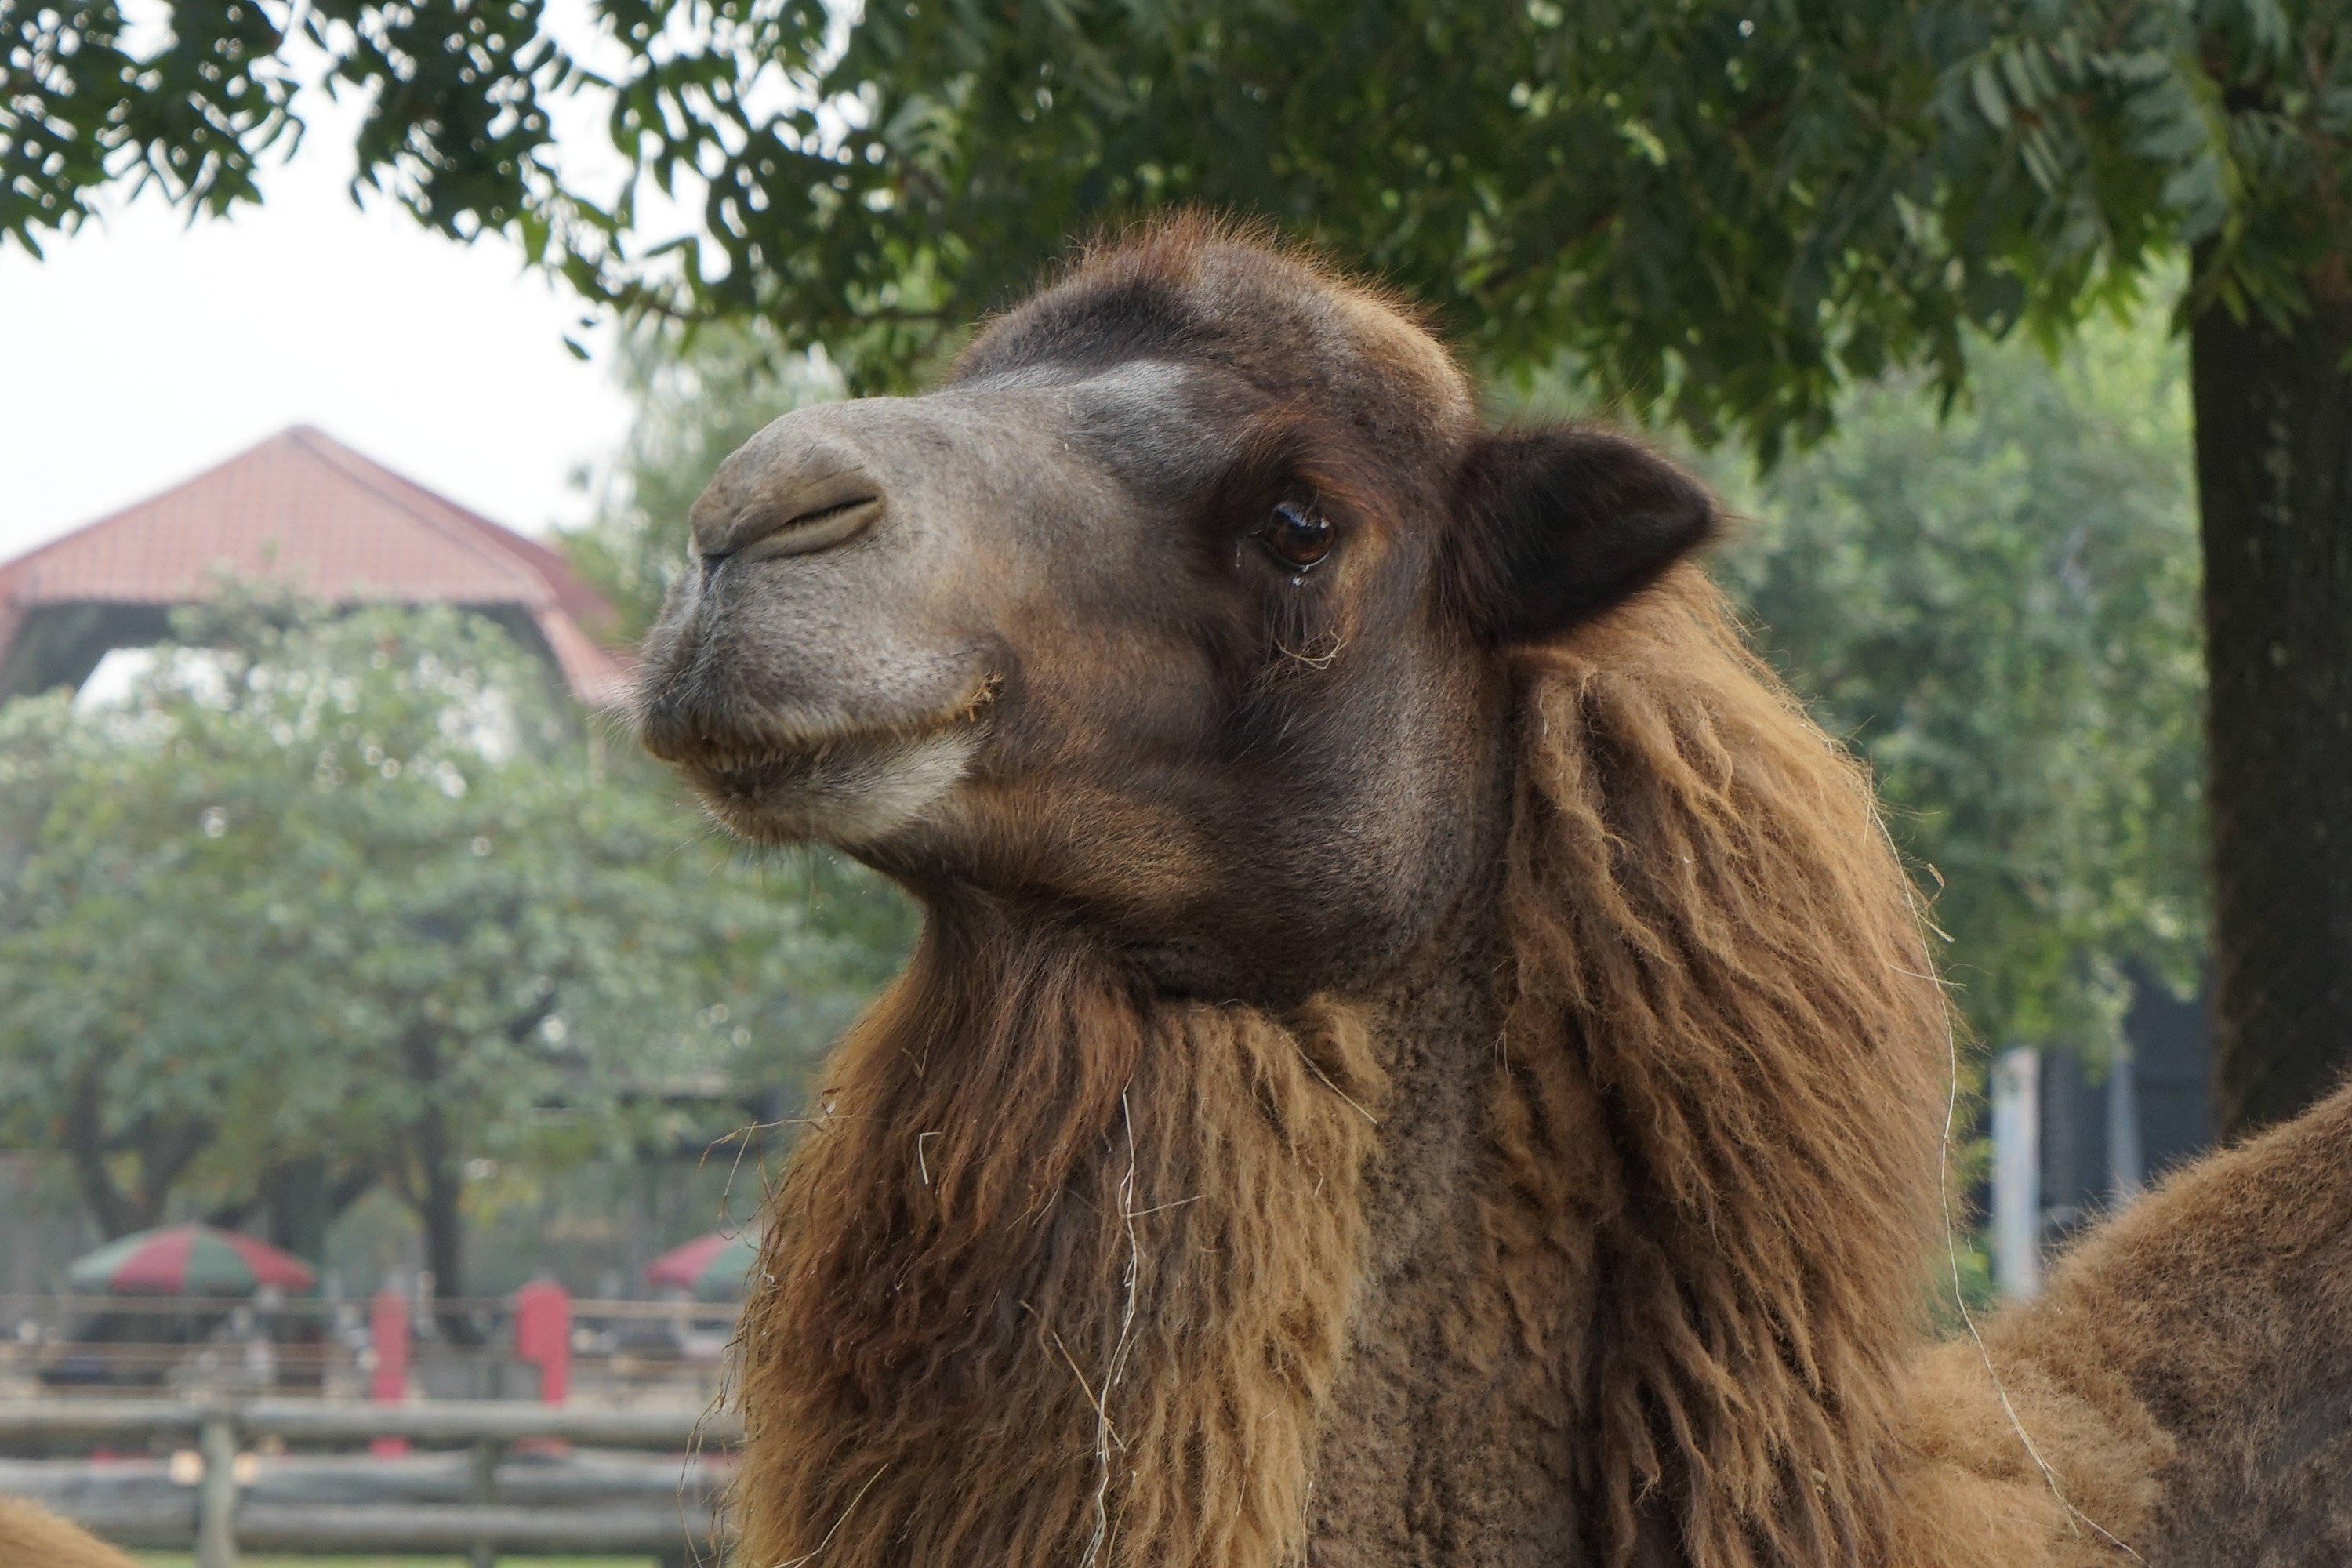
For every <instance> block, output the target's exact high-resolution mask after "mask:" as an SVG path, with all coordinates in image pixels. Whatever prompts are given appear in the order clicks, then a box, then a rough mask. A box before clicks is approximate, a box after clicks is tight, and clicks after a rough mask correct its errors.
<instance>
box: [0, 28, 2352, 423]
mask: <svg viewBox="0 0 2352 1568" xmlns="http://www.w3.org/2000/svg"><path fill="white" fill-rule="evenodd" d="M591 15H592V16H593V29H594V31H593V36H583V37H576V38H574V39H572V44H573V46H574V47H573V51H572V53H567V52H566V51H565V50H564V49H563V48H562V47H559V46H558V43H557V41H556V40H555V39H554V37H553V36H552V34H551V24H550V18H549V16H548V14H547V12H546V11H545V9H544V8H543V6H542V5H541V0H496V3H493V4H483V3H482V0H404V3H403V4H400V5H389V4H380V3H370V0H327V3H324V4H316V5H310V6H308V7H304V8H301V10H300V18H301V19H300V22H299V30H300V32H301V33H302V34H304V35H306V36H307V37H308V38H309V40H310V43H311V44H313V45H315V46H316V47H319V48H321V49H323V50H324V51H325V58H327V59H328V60H329V61H330V62H331V65H330V67H329V70H330V74H331V76H332V78H333V79H334V80H335V81H336V83H337V84H339V85H340V86H341V88H342V89H345V90H352V91H356V92H358V93H359V94H361V95H362V97H363V98H365V100H367V102H368V103H369V105H370V110H369V113H368V115H367V118H366V119H365V121H364V122H363V124H362V129H361V131H360V132H359V147H358V152H359V156H360V170H361V178H362V181H364V182H366V183H368V184H375V185H379V186H383V187H384V188H388V189H390V190H391V191H393V192H394V194H395V195H397V196H398V198H399V199H400V200H401V201H403V202H404V203H405V204H406V205H408V206H409V207H410V208H411V209H412V210H413V211H414V212H415V214H416V216H418V217H419V218H420V219H422V220H423V221H425V223H427V224H429V225H431V226H435V227H436V228H439V229H442V230H444V231H445V232H448V233H451V234H455V235H463V236H470V235H474V234H478V233H482V232H489V231H499V232H504V233H508V234H510V235H513V236H515V237H517V238H519V239H520V241H521V242H522V243H523V244H524V246H525V247H526V248H527V249H528V250H529V252H530V254H531V255H532V256H533V257H534V258H541V259H543V260H545V261H547V262H549V263H550V264H551V265H554V266H557V267H559V268H562V270H564V271H565V272H566V273H567V274H568V275H569V276H570V277H571V278H572V279H573V280H574V281H575V282H576V283H577V284H578V285H579V286H580V287H581V288H582V289H583V290H584V291H585V292H586V293H588V294H589V295H590V296H592V297H594V298H599V299H605V300H617V301H620V302H622V303H624V304H625V305H628V306H630V307H633V308H637V309H646V310H656V311H662V312H673V313H681V314H685V315H689V316H720V317H733V318H747V317H759V318H762V319H764V320H766V321H770V322H772V323H774V325H775V329H776V331H777V334H778V341H779V342H780V345H781V346H782V347H783V348H786V349H791V348H795V347H800V346H804V345H806V344H808V343H811V342H823V343H824V344H826V345H827V346H828V347H830V348H831V349H832V350H833V351H834V352H835V354H836V355H837V356H839V357H840V358H841V359H842V362H843V363H845V366H847V368H848V369H849V370H850V371H851V373H852V375H853V378H854V379H855V380H856V382H858V383H859V384H865V385H874V384H887V383H891V382H894V381H896V380H898V379H901V378H903V377H904V376H905V375H907V374H908V373H909V370H910V368H911V367H914V366H917V365H919V364H920V363H924V362H925V361H926V360H928V359H929V357H931V356H933V355H935V354H936V353H938V352H939V351H940V348H941V347H942V346H944V345H945V344H946V343H948V342H951V341H952V336H953V333H954V331H956V330H957V329H958V328H959V327H960V326H961V323H963V322H965V321H969V320H970V319H971V317H972V316H973V315H974V314H975V313H977V312H979V311H981V310H984V309H986V308H987V307H989V306H991V305H993V304H995V303H998V302H1000V301H1002V300H1004V299H1005V298H1006V297H1007V296H1008V294H1010V293H1011V292H1013V291H1014V290H1017V289H1020V288H1023V287H1024V286H1025V285H1026V284H1027V283H1028V282H1029V281H1031V280H1032V279H1033V278H1034V274H1035V272H1036V270H1037V268H1038V267H1039V266H1040V264H1041V262H1042V261H1043V260H1044V259H1045V258H1048V257H1050V256H1052V255H1053V254H1054V253H1055V251H1056V250H1057V249H1058V248H1059V247H1061V246H1062V245H1063V243H1064V242H1065V240H1066V237H1069V236H1072V235H1076V234H1082V233H1085V232H1087V231H1088V230H1090V229H1092V228H1095V227H1097V226H1102V225H1105V224H1115V223H1117V222H1118V221H1120V220H1122V219H1124V218H1127V217H1130V216H1136V215H1138V214H1140V213H1142V212H1145V211H1147V210H1149V209H1150V208H1154V207H1158V206H1162V205H1168V204H1171V203H1179V202H1196V203H1205V204H1209V205H1214V206H1218V207H1221V208H1227V209H1231V210H1233V211H1235V212H1237V213H1241V214H1246V215H1259V216H1267V217H1271V218H1274V219H1276V220H1278V221H1280V222H1282V223H1283V224H1285V225H1286V226H1289V227H1291V228H1293V229H1297V230H1301V231H1306V232H1310V233H1313V234H1315V235H1317V236H1318V237H1320V238H1321V239H1322V240H1324V241H1325V242H1326V243H1328V245H1329V246H1330V247H1333V248H1334V249H1335V250H1336V251H1337V253H1338V254H1339V255H1340V256H1341V257H1343V258H1347V259H1348V260H1349V261H1351V262H1355V263H1359V264H1360V265H1362V266H1364V267H1367V268H1370V269H1371V270H1373V271H1375V272H1377V273H1379V274H1381V275H1382V276H1384V277H1387V278H1389V279H1392V280H1394V281H1395V282H1396V283H1397V284H1399V285H1400V286H1402V288H1404V289H1407V290H1409V291H1410V292H1412V293H1413V294H1414V295H1416V296H1417V297H1420V298H1422V299H1424V300H1429V301H1431V302H1432V303H1433V305H1434V306H1435V307H1436V308H1437V310H1439V312H1440V314H1441V316H1442V317H1443V318H1444V321H1445V323H1446V325H1448V326H1449V327H1450V328H1451V329H1453V330H1454V331H1456V332H1457V333H1458V334H1460V335H1461V337H1462V338H1463V339H1464V341H1465V342H1466V343H1467V344H1468V345H1469V346H1470V347H1471V348H1472V349H1473V350H1474V352H1475V353H1476V354H1477V355H1478V356H1480V357H1481V358H1482V359H1483V360H1484V361H1486V363H1488V364H1489V366H1490V368H1495V369H1500V370H1510V369H1514V368H1524V367H1527V366H1528V365H1530V364H1538V363H1542V362H1543V361H1544V360H1546V359H1548V358H1549V356H1551V355H1553V354H1556V353H1562V352H1566V353H1573V354H1574V355H1576V356H1577V357H1578V358H1579V360H1580V362H1581V363H1584V364H1585V365H1586V366H1587V367H1588V369H1589V371H1590V373H1591V374H1592V375H1593V376H1594V377H1595V378H1596V380H1597V381H1598V383H1599V384H1600V385H1601V387H1602V388H1603V389H1604V390H1605V391H1606V392H1607V393H1609V394H1610V395H1611V396H1612V401H1616V402H1620V403H1623V404H1625V405H1630V406H1633V407H1635V408H1640V409H1646V410H1652V411H1654V412H1655V413H1657V414H1660V415H1664V416H1671V417H1672V418H1673V419H1674V420H1675V421H1677V422H1679V423H1681V424H1682V425H1684V426H1687V427H1688V428H1690V429H1692V430H1693V431H1695V432H1696V433H1698V434H1699V435H1700V437H1702V438H1703V439H1705V438H1712V437H1714V436H1715V435H1716V434H1717V433H1718V432H1721V431H1723V430H1725V429H1727V428H1730V427H1741V428H1744V429H1745V430H1747V431H1748V433H1749V434H1750V435H1751V436H1752V437H1754V438H1755V439H1756V440H1757V441H1758V442H1759V444H1760V446H1761V447H1763V449H1765V450H1766V451H1768V452H1769V451H1773V450H1777V449H1778V447H1780V444H1781V442H1782V441H1783V439H1784V437H1788V436H1790V435H1795V436H1799V437H1812V436H1816V435H1818V434H1819V433H1820V432H1821V431H1822V429H1823V428H1825V426H1826V424H1827V422H1828V420H1829V418H1830V416H1831V414H1832V410H1833V407H1834V403H1835V395H1836V391H1837V388H1838V387H1839V386H1840V385H1841V384H1843V383H1844V382H1846V381H1849V380H1852V379H1855V378H1868V377H1871V376H1874V375H1875V374H1879V373H1880V372H1881V371H1882V370H1884V369H1885V367H1887V366H1888V365H1890V364H1898V363H1924V364H1926V365H1927V366H1929V367H1930V372H1931V375H1932V378H1933V379H1934V380H1936V381H1937V383H1939V384H1942V385H1943V386H1944V387H1945V388H1947V389H1949V388H1950V387H1953V386H1956V385H1958V384H1959V383H1960V381H1961V379H1962V377H1963V375H1964V371H1965V344H1966V342H1967V337H1966V329H1967V328H1969V327H1970V326H1974V327H1978V328H1981V329H1984V330H1987V331H1991V332H1993V333H1995V334H2000V333H2001V332H2004V331H2008V330H2010V329H2011V327H2013V326H2016V325H2018V324H2019V323H2024V324H2026V325H2027V326H2029V327H2030V328H2032V330H2034V331H2037V332H2040V333H2042V334H2043V335H2045V336H2046V335H2049V334H2051V333H2054V332H2056V331H2060V330H2062V329H2063V328H2065V327H2067V326H2069V325H2071V324H2072V323H2073V322H2074V321H2075V320H2076V319H2077V318H2078V317H2080V316H2081V315H2082V314H2083V313H2084V311H2085V310H2089V309H2091V308H2093V307H2094V306H2095V305H2096V304H2097V303H2099V302H2100V301H2102V300H2106V301H2110V302H2112V301H2115V300H2120V299H2127V298H2128V297H2129V296H2130V295H2131V293H2132V291H2133V290H2134V289H2135V288H2136V287H2137V284H2138V282H2139V280H2140V279H2141V276H2142V274H2143V273H2144V272H2145V270H2146V268H2147V267H2148V265H2149V264H2150V262H2151V259H2152V258H2155V257H2157V256H2158V254H2159V253H2162V252H2164V251H2166V250H2167V248H2168V247H2177V246H2182V245H2187V246H2194V247H2199V254H2200V270H2199V275H2198V279H2197V282H2196V288H2197V289H2198V290H2199V291H2200V298H2202V297H2205V296H2214V295H2218V296H2220V297H2221V298H2222V299H2224V300H2226V301H2227V302H2229V303H2230V304H2231V306H2232V307H2233V308H2236V307H2242V306H2243V305H2246V304H2248V303H2249V302H2251V303H2252V304H2253V305H2254V306H2256V307H2258V308H2261V309H2265V310H2272V311H2273V312H2278V313H2281V314H2284V313H2287V312H2291V311H2293V310H2294V309H2295V308H2296V307H2297V306H2298V304H2299V302H2300V301H2301V300H2302V298H2303V294H2304V291H2305V289H2306V288H2307V287H2308V286H2309V284H2310V280H2311V279H2312V277H2313V276H2314V274H2315V269H2319V268H2324V267H2325V266H2326V265H2327V262H2328V258H2330V257H2333V256H2336V255H2337V253H2338V251H2339V249H2340V241H2341V237H2342V234H2343V232H2344V229H2345V225H2346V215H2347V211H2352V163H2347V162H2346V161H2345V160H2344V159H2343V157H2342V156H2341V152H2340V149H2341V146H2342V143H2343V138H2344V137H2345V136H2346V134H2347V132H2352V16H2347V8H2346V7H2345V6H2344V5H2343V4H2342V3H2341V0H2197V3H2194V4H2184V5H2148V4H2146V3H2145V0H1940V3H1936V0H1931V3H1927V4H1917V3H1911V0H1871V3H1865V4H1838V5H1819V4H1808V3H1805V0H1740V3H1737V4H1734V3H1726V0H1717V3H1713V4H1697V5H1693V4H1687V3H1685V0H1673V3H1668V0H1603V3H1600V4H1591V5H1559V4H1554V3H1553V0H1527V3H1526V4H1523V5H1496V6H1459V5H1444V4H1440V3H1438V0H1373V3H1370V4H1364V3H1361V0H1253V3H1252V4H1248V5H1237V4H1233V3H1231V0H1137V3H1134V4H1122V5H1101V4H1092V3H1076V4H1051V5H1004V6H979V5H961V4H954V3H951V0H874V3H872V4H869V5H864V6H862V7H847V6H843V7H833V6H828V5H824V4H822V3H820V0H595V4H594V5H593V6H592V10H591ZM172 16H173V29H172V31H171V33H170V35H169V37H167V38H166V39H165V40H164V41H163V42H161V43H159V44H158V45H156V46H155V47H152V48H150V49H146V50H144V51H142V50H139V49H137V48H134V47H131V45H130V44H129V43H128V42H127V38H128V35H127V32H126V28H125V25H124V19H123V16H122V15H121V11H120V10H119V9H118V8H117V5H116V4H115V3H114V0H0V36H5V37H6V39H7V43H6V48H7V51H8V57H7V85H6V103H7V109H6V113H7V119H6V120H5V121H0V232H5V233H6V234H9V235H13V236H14V237H16V239H17V240H18V241H20V242H22V243H26V244H32V243H36V242H37V237H38V236H39V235H40V234H41V233H43V232H45V231H47V230H53V229H57V228H59V227H64V226H70V225H71V224H72V223H74V222H75V221H77V220H78V219H79V216H81V215H82V214H84V213H85V212H87V211H88V210H89V204H90V203H91V201H92V200H93V199H94V198H95V196H96V194H97V193H98V192H99V191H100V190H102V189H103V188H104V187H105V186H106V185H108V184H111V183H119V182H121V181H123V180H125V179H127V178H132V177H136V178H140V179H152V180H155V181H160V182H161V183H162V184H163V186H164V187H165V188H166V189H167V190H168V191H169V192H170V193H172V194H173V195H175V196H177V197H180V198H181V199H184V200H187V201H191V202H195V203H198V204H202V205H207V206H210V207H213V208H216V209H217V208H222V207H226V206H228V205H233V204H235V203H236V202H237V201H240V200H246V199H249V198H250V197H251V196H252V195H253V184H252V178H253V171H254V167H255V160H256V159H257V157H258V156H260V154H261V151H262V149H264V148H266V147H267V146H268V144H269V143H270V142H271V141H272V140H273V139H274V138H276V137H278V136H279V135H280V134H281V133H283V132H285V131H286V130H287V129H288V128H289V126H291V125H292V124H293V123H294V121H293V116H294V113H295V103H294V100H293V97H292V90H293V86H294V83H295V79H296V76H295V72H294V69H293V68H292V66H291V65H290V64H289V60H290V59H291V58H293V56H292V54H291V53H290V52H289V51H290V50H291V48H292V45H291V43H290V41H289V36H288V35H289V28H292V27H294V26H296V24H295V22H294V19H293V18H294V11H293V10H292V9H291V8H290V7H288V6H285V5H282V4H280V3H278V0H205V3H204V4H201V5H198V4H193V3H181V4H175V5H173V8H172ZM582 59H593V60H595V61H598V62H600V63H601V64H602V67H603V68H601V69H599V70H595V71H591V70H588V69H585V68H583V66H582V65H581V64H580V60H582ZM574 91H586V92H589V93H591V94H593V95H596V96H597V97H598V99H599V100H600V101H601V102H603V103H604V105H605V106H606V108H607V109H608V110H609V113H608V118H607V128H608V132H609V139H610V141H611V142H612V144H613V146H614V148H615V149H616V150H617V151H618V153H620V155H621V157H622V159H623V160H624V162H625V164H626V166H627V168H628V169H629V171H630V174H629V177H628V179H627V180H626V181H625V183H624V184H622V185H621V186H619V187H616V188H607V189H604V190H601V191H592V190H583V189H581V188H577V187H576V186H575V185H573V184H566V182H565V180H564V178H563V177H562V167H561V160H559V159H558V158H557V156H556V153H555V149H554V147H553V144H552V141H551V132H550V130H549V119H548V115H549V106H550V104H551V101H553V100H555V99H556V98H558V97H560V96H562V95H563V94H566V93H570V92H574ZM656 187H657V188H658V189H660V190H662V191H666V192H668V193H671V194H672V195H676V196H677V197H679V198H681V199H683V200H686V201H688V202H689V203H698V204H699V208H700V211H699V214H698V217H699V224H698V226H697V229H695V230H691V231H689V232H688V233H685V234H681V235H676V236H658V235H646V234H641V233H639V232H638V227H637V226H638V221H639V211H640V206H639V201H638V197H639V195H641V194H643V193H646V192H647V191H648V190H649V189H651V188H656Z"/></svg>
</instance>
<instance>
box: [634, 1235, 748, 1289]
mask: <svg viewBox="0 0 2352 1568" xmlns="http://www.w3.org/2000/svg"><path fill="white" fill-rule="evenodd" d="M759 1256H760V1238H759V1237H758V1236H757V1235H755V1234H753V1233H752V1232H751V1231H748V1230H739V1231H732V1232H730V1231H724V1230H714V1231H712V1232H711V1233H710V1234H709V1236H698V1237H695V1238H694V1239H693V1240H692V1241H688V1242H684V1243H681V1244H680V1245H678V1246H677V1247H671V1248H670V1249H669V1250H668V1251H667V1252H665V1253H663V1254H662V1255H661V1256H660V1257H659V1258H655V1259H654V1260H653V1261H652V1262H651V1263H648V1264H646V1279H647V1280H649V1281H651V1282H652V1283H654V1284H656V1285H672V1286H676V1287H677V1289H681V1290H690V1291H692V1292H693V1293H694V1294H695V1295H697V1296H702V1297H726V1296H740V1295H741V1294H742V1293H743V1281H744V1279H745V1277H746V1276H748V1275H749V1274H750V1273H751V1263H752V1260H753V1259H755V1258H758V1257H759Z"/></svg>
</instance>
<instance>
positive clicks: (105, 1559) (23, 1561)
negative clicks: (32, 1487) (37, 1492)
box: [0, 1497, 137, 1568]
mask: <svg viewBox="0 0 2352 1568" xmlns="http://www.w3.org/2000/svg"><path fill="white" fill-rule="evenodd" d="M0 1568H137V1564H135V1563H132V1562H131V1559H130V1558H128V1557H125V1556H124V1555H123V1554H122V1553H121V1552H117V1551H116V1550H115V1549H114V1548H113V1547H111V1546H109V1545H107V1544H106V1543H105V1542H102V1541H100V1540H98V1539H97V1538H96V1537H94V1536H92V1535H89V1534H88V1533H87V1532H85V1531H81V1530H79V1529H78V1528H77V1527H75V1526H73V1525H70V1524H68V1523H67V1522H66V1521H64V1520H62V1519H59V1518H58V1516H57V1515H56V1514H53V1513H51V1512H50V1511H49V1510H47V1509H45V1508H43V1507H41V1506H40V1505H39V1504H38V1503H34V1502H27V1501H26V1500H24V1499H23V1498H12V1497H0Z"/></svg>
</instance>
